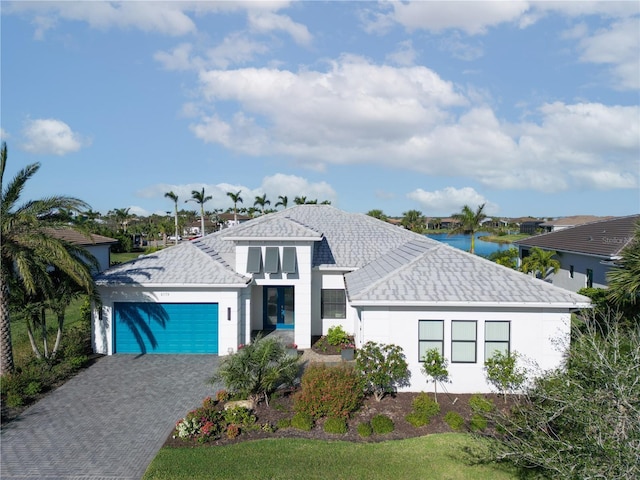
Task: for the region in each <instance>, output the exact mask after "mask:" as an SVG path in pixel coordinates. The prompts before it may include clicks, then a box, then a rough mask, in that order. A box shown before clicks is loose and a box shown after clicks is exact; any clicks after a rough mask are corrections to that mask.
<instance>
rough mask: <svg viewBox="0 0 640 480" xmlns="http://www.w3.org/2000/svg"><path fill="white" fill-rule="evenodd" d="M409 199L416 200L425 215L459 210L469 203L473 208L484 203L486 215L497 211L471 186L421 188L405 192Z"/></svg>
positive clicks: (445, 214) (494, 205) (447, 213)
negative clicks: (436, 188)
mask: <svg viewBox="0 0 640 480" xmlns="http://www.w3.org/2000/svg"><path fill="white" fill-rule="evenodd" d="M407 197H408V198H410V199H411V200H414V201H416V202H418V203H419V204H420V205H421V207H422V208H423V209H424V210H425V211H426V214H427V215H430V216H433V215H444V216H448V215H451V214H452V213H455V212H459V211H460V210H461V209H462V207H463V206H465V205H469V207H471V208H472V209H473V210H475V209H476V208H477V207H478V206H479V205H482V204H483V203H484V204H486V205H485V208H484V212H485V213H486V214H487V215H495V214H497V213H498V210H499V208H498V206H497V205H496V204H495V203H492V202H489V201H488V200H487V199H486V198H485V197H484V196H483V195H481V194H479V193H478V192H476V191H475V190H474V189H473V188H471V187H464V188H455V187H445V188H443V189H442V190H436V191H434V192H427V191H425V190H423V189H421V188H418V189H416V190H414V191H413V192H410V193H408V194H407Z"/></svg>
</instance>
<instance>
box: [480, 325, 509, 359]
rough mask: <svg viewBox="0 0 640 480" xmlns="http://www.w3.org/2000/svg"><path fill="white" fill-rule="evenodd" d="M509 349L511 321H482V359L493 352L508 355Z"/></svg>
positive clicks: (490, 355) (488, 356)
mask: <svg viewBox="0 0 640 480" xmlns="http://www.w3.org/2000/svg"><path fill="white" fill-rule="evenodd" d="M510 351H511V322H509V321H508V320H507V321H503V320H501V321H493V320H491V321H486V322H484V359H485V360H488V359H490V358H491V357H493V355H494V354H495V352H500V353H502V354H503V355H509V352H510Z"/></svg>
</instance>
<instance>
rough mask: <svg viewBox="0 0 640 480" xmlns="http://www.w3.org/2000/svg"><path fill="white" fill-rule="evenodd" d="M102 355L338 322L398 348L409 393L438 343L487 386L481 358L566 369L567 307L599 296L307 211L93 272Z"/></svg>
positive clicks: (311, 330)
mask: <svg viewBox="0 0 640 480" xmlns="http://www.w3.org/2000/svg"><path fill="white" fill-rule="evenodd" d="M96 280H97V283H98V285H99V288H100V293H101V296H102V300H103V305H102V306H101V308H98V309H96V311H95V312H94V319H93V346H94V349H95V351H96V352H98V353H102V354H108V355H111V354H122V353H132V354H140V353H213V354H219V355H227V354H229V353H231V352H235V351H236V349H237V348H238V346H239V345H240V344H244V343H248V342H249V341H250V338H251V337H250V335H251V332H252V331H255V330H269V329H288V330H292V331H293V333H294V338H295V342H296V343H297V345H298V348H302V349H304V348H309V347H310V346H311V341H312V336H319V335H322V334H326V333H327V330H328V329H329V328H330V327H331V326H333V325H342V326H343V327H344V329H345V330H346V331H347V332H349V333H352V334H353V335H354V336H355V341H356V348H357V347H358V346H361V345H363V344H364V343H365V342H367V341H375V342H379V343H393V344H397V345H400V346H401V347H402V348H403V350H404V353H405V355H406V358H407V361H408V362H409V364H410V368H411V372H412V377H411V385H410V386H408V387H406V390H410V391H421V390H427V389H428V386H427V380H426V377H425V376H424V374H422V373H421V363H420V360H421V358H422V355H423V354H424V352H426V350H427V349H429V348H438V349H440V350H441V352H442V353H443V354H444V356H445V357H446V358H447V359H448V360H449V362H450V363H449V372H450V374H451V380H452V383H450V384H448V385H447V390H448V391H450V392H456V393H471V392H488V391H490V388H489V386H488V385H487V383H486V381H485V377H484V372H483V366H484V361H485V359H486V358H487V357H488V356H490V355H492V354H493V352H494V351H495V350H501V351H514V350H517V351H518V352H520V353H521V354H522V355H524V356H526V357H527V358H529V359H531V360H534V361H535V362H537V364H538V365H539V366H540V367H541V368H543V369H546V368H552V367H555V366H557V365H558V364H559V363H560V362H561V360H562V351H560V350H558V349H557V348H556V345H555V341H556V340H567V339H568V335H569V323H570V316H571V312H572V311H574V310H576V309H580V308H584V307H587V306H588V305H589V299H588V298H586V297H583V296H580V295H577V294H575V293H573V292H568V291H566V290H563V289H560V288H557V287H555V286H553V285H550V284H548V283H546V282H543V281H541V280H537V279H534V278H532V277H530V276H527V275H524V274H521V273H519V272H516V271H514V270H510V269H508V268H505V267H502V266H500V265H497V264H495V263H493V262H490V261H488V260H485V259H483V258H481V257H478V256H474V255H471V254H468V253H466V252H463V251H461V250H458V249H455V248H453V247H449V246H448V245H445V244H443V243H440V242H437V241H434V240H431V239H429V238H426V237H425V236H422V235H418V234H415V233H413V232H410V231H407V230H405V229H401V228H398V227H396V226H393V225H391V224H389V223H386V222H383V221H380V220H377V219H374V218H372V217H369V216H366V215H363V214H354V213H347V212H344V211H341V210H338V209H336V208H334V207H331V206H328V205H300V206H296V207H291V208H288V209H285V210H283V211H280V212H276V213H272V214H268V215H264V216H261V217H258V218H256V219H253V220H250V221H248V222H246V223H244V224H242V225H238V226H235V227H232V228H228V229H224V230H221V231H219V232H215V233H213V234H211V235H207V236H205V237H204V238H201V239H198V240H195V241H192V242H185V243H182V244H180V245H177V246H173V247H169V248H166V249H164V250H162V251H159V252H157V253H153V254H150V255H146V256H142V257H140V258H138V259H136V260H134V261H131V262H128V263H125V264H122V265H119V266H117V267H115V268H112V269H110V270H108V271H106V272H103V273H102V274H101V275H99V276H97V278H96Z"/></svg>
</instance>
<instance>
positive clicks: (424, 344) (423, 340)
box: [418, 320, 444, 362]
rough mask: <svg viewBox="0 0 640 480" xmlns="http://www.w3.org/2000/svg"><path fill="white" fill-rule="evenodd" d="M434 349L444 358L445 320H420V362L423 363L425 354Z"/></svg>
mask: <svg viewBox="0 0 640 480" xmlns="http://www.w3.org/2000/svg"><path fill="white" fill-rule="evenodd" d="M433 348H435V349H436V350H438V351H439V352H440V355H442V356H444V320H419V321H418V360H419V361H420V362H422V359H423V358H424V355H425V353H427V351H428V350H431V349H433Z"/></svg>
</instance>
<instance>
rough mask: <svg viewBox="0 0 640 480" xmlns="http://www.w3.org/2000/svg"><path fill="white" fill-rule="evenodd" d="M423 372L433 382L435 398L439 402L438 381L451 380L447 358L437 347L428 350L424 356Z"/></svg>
mask: <svg viewBox="0 0 640 480" xmlns="http://www.w3.org/2000/svg"><path fill="white" fill-rule="evenodd" d="M422 362H423V363H422V372H423V373H424V374H425V375H426V376H427V377H429V378H431V381H432V382H433V398H434V399H435V401H436V403H438V383H444V382H448V381H449V371H448V370H447V363H448V362H447V359H446V358H444V357H443V356H442V355H440V351H439V350H438V349H437V348H432V349H429V350H427V352H426V353H425V354H424V357H423V358H422Z"/></svg>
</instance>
